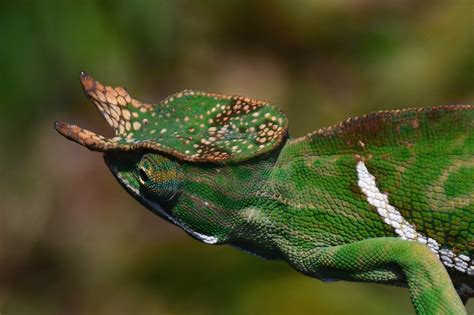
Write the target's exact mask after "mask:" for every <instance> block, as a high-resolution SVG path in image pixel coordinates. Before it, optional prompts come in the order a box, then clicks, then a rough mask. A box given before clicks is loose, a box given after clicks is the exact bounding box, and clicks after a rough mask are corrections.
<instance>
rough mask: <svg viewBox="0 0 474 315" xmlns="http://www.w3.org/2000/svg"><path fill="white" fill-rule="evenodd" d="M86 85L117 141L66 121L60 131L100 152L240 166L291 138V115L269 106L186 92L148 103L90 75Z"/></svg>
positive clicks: (84, 80) (83, 80)
mask: <svg viewBox="0 0 474 315" xmlns="http://www.w3.org/2000/svg"><path fill="white" fill-rule="evenodd" d="M81 83H82V86H83V89H84V92H85V94H86V95H87V96H88V97H89V99H90V100H91V101H92V102H93V103H94V104H95V105H96V107H97V108H98V110H99V111H100V113H101V114H102V115H103V116H104V117H105V119H106V120H107V122H108V123H109V125H110V126H111V127H112V128H113V129H114V131H115V137H113V138H110V139H109V138H105V137H103V136H100V135H97V134H95V133H93V132H91V131H88V130H85V129H82V128H80V127H77V126H74V125H69V124H66V123H61V122H58V123H56V129H57V130H58V131H59V132H60V133H61V134H63V135H64V136H66V137H67V138H69V139H71V140H73V141H76V142H78V143H80V144H82V145H84V146H86V147H87V148H89V149H91V150H94V151H104V152H105V151H111V150H116V151H128V150H136V149H140V148H146V149H151V150H156V151H159V152H164V153H167V154H170V155H172V156H175V157H177V158H179V159H182V160H187V161H194V162H236V161H242V160H246V159H249V158H252V157H255V156H258V155H260V154H263V153H265V152H268V151H271V150H273V149H275V148H276V147H278V146H279V145H280V144H281V143H282V142H283V140H284V139H286V137H287V128H288V122H287V118H286V116H285V115H284V114H283V113H282V112H281V111H280V110H279V109H277V108H276V107H274V106H273V105H271V104H270V103H268V102H265V101H260V100H254V99H251V98H248V97H243V96H227V95H220V94H213V93H205V92H196V91H191V90H184V91H182V92H179V93H176V94H173V95H171V96H169V97H167V98H166V99H164V100H163V101H161V102H160V103H158V104H148V103H143V102H140V101H138V100H135V99H133V98H132V97H131V96H130V95H129V93H128V92H127V90H126V89H125V88H123V87H115V88H113V87H109V86H104V85H102V84H101V83H99V82H98V81H95V80H94V79H93V78H92V77H91V76H89V75H87V74H85V73H81Z"/></svg>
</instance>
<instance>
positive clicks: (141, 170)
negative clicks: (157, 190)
mask: <svg viewBox="0 0 474 315" xmlns="http://www.w3.org/2000/svg"><path fill="white" fill-rule="evenodd" d="M138 174H139V175H140V182H141V183H142V184H144V183H146V182H148V180H149V179H150V178H149V177H148V174H147V173H146V171H145V169H144V168H143V167H140V168H139V169H138Z"/></svg>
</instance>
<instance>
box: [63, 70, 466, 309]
mask: <svg viewBox="0 0 474 315" xmlns="http://www.w3.org/2000/svg"><path fill="white" fill-rule="evenodd" d="M81 82H82V85H83V87H84V90H85V93H86V95H87V96H89V98H90V99H91V100H92V101H93V102H94V103H95V104H96V105H97V107H98V109H99V111H100V112H101V113H102V114H103V115H104V116H105V118H106V119H107V121H108V122H109V124H110V125H111V126H112V127H113V128H114V130H115V132H116V137H114V138H112V139H106V138H105V137H102V136H99V135H96V134H95V133H93V132H90V131H87V130H84V129H82V128H80V127H77V126H74V125H69V124H65V123H56V129H57V130H58V131H59V132H60V133H61V134H63V135H64V136H66V137H67V138H69V139H71V140H74V141H76V142H78V143H80V144H82V145H85V146H86V147H88V148H89V149H91V150H95V151H101V152H104V153H105V154H104V158H105V161H106V163H107V165H108V166H109V168H110V169H111V171H112V173H113V174H114V176H115V177H116V178H117V180H118V181H119V182H120V183H121V184H122V186H123V187H124V188H125V189H126V190H127V191H128V192H129V193H130V194H131V195H132V196H133V197H134V198H136V199H137V200H138V201H139V202H140V203H142V204H143V205H144V206H145V207H147V208H149V209H150V210H152V211H153V212H155V213H156V214H158V215H159V216H161V217H162V218H164V219H166V220H168V221H170V222H171V223H173V224H176V225H178V226H180V227H181V228H183V229H184V230H185V231H186V232H187V233H189V234H190V235H191V236H193V237H194V238H196V239H198V240H201V241H203V242H206V243H209V244H231V245H234V246H236V247H239V248H241V249H243V250H245V251H248V252H251V253H254V254H257V255H259V256H262V257H265V258H270V259H282V260H285V261H287V262H288V263H289V264H290V265H291V266H293V267H294V268H295V269H296V270H298V271H300V272H302V273H304V274H306V275H308V276H311V277H315V278H319V279H322V280H329V279H331V280H332V279H335V280H337V279H341V280H349V281H363V282H375V283H385V284H391V285H398V286H406V287H408V289H409V291H410V296H411V299H412V302H413V304H414V307H415V309H416V311H417V313H418V314H462V313H465V309H464V307H463V305H462V302H461V299H460V297H461V298H462V300H463V301H464V302H466V301H467V299H468V298H469V297H471V296H472V295H473V294H474V279H473V278H474V264H473V263H472V259H474V257H473V256H474V255H473V254H474V253H473V247H474V240H473V235H474V227H473V224H474V223H473V222H474V198H473V197H474V154H473V153H474V132H473V130H474V128H473V127H474V126H473V125H474V111H473V107H472V106H469V105H457V106H444V107H434V108H425V109H413V110H402V111H387V112H378V113H374V114H370V115H366V116H364V117H361V118H354V119H349V120H347V121H345V122H343V123H341V124H339V125H337V126H334V127H331V128H326V129H322V130H319V131H317V132H315V133H313V134H310V135H308V136H306V137H302V138H298V139H290V138H289V137H288V132H287V120H286V117H285V116H284V114H283V113H281V112H280V111H279V110H277V109H276V108H275V107H273V106H272V105H271V104H269V103H267V102H263V101H256V100H252V99H250V98H245V97H238V96H224V95H218V94H210V93H202V92H193V91H183V92H180V93H177V94H174V95H172V96H170V97H168V98H167V99H165V100H164V101H162V102H161V103H159V104H157V105H152V104H143V103H141V102H139V101H136V100H134V99H132V98H131V97H130V95H129V94H128V92H127V91H126V90H125V89H124V88H111V87H104V86H103V85H101V84H100V83H98V82H97V81H94V80H93V79H92V78H91V77H90V76H88V75H86V74H82V75H81Z"/></svg>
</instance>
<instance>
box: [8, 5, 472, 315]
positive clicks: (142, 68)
mask: <svg viewBox="0 0 474 315" xmlns="http://www.w3.org/2000/svg"><path fill="white" fill-rule="evenodd" d="M473 30H474V5H473V2H472V1H469V0H467V1H429V2H428V1H410V0H394V1H377V0H347V1H343V0H337V1H311V0H296V1H282V0H277V1H240V0H226V1H152V0H137V1H129V2H125V1H112V0H101V1H92V0H83V1H52V0H43V1H1V4H0V109H1V113H0V141H1V142H0V143H1V149H0V313H1V314H2V315H11V314H104V315H107V314H410V313H413V310H412V307H411V304H410V301H409V297H408V294H407V292H406V290H405V289H400V288H392V287H386V286H382V285H370V284H357V283H346V282H336V283H332V284H323V283H321V282H319V281H317V280H314V279H310V278H307V277H304V276H302V275H300V274H298V273H296V272H295V271H293V270H291V269H290V268H289V267H288V266H287V265H285V264H284V263H281V262H275V261H263V260H260V259H258V258H256V257H253V256H250V255H247V254H245V253H242V252H240V251H237V250H235V249H232V248H229V247H222V246H218V247H212V246H208V245H204V244H201V243H199V242H197V241H194V240H193V239H191V238H190V237H188V236H187V235H186V234H185V233H184V232H182V231H181V230H179V229H178V228H176V227H174V226H172V225H170V224H167V223H165V222H164V221H162V220H161V219H159V218H158V217H155V216H153V215H152V214H151V213H150V212H148V211H146V210H145V209H144V208H143V207H141V206H140V205H139V204H138V203H137V202H135V201H134V200H132V198H130V197H129V196H128V195H127V194H126V193H125V191H123V190H122V189H121V188H120V187H119V185H118V184H117V183H116V182H115V180H114V179H113V178H112V176H111V174H110V173H109V171H108V170H107V168H106V166H105V165H104V163H103V161H102V157H101V155H100V154H98V153H92V152H89V151H88V150H86V149H84V148H82V147H80V146H78V145H76V144H74V143H72V142H69V141H66V140H65V139H64V138H62V137H60V136H59V135H58V134H56V133H55V132H54V130H53V122H54V121H55V120H65V121H69V122H74V123H77V124H79V125H81V126H84V127H87V128H88V129H92V130H95V131H98V132H100V133H103V134H107V135H110V134H111V130H109V128H108V127H107V126H106V123H105V121H104V120H103V119H102V118H101V117H100V115H98V113H97V112H96V110H95V109H94V108H93V106H92V105H91V104H90V103H89V102H88V101H87V100H86V98H85V97H84V96H83V94H82V91H81V89H80V85H79V81H78V74H79V71H80V70H86V71H87V72H88V73H90V74H92V75H94V76H95V77H96V78H98V79H99V80H101V81H103V82H104V83H107V84H109V85H124V86H126V87H127V88H128V90H129V91H130V93H131V94H132V95H134V96H135V97H136V98H138V99H141V100H144V101H158V100H160V99H161V98H163V97H165V96H167V95H168V94H171V93H174V92H176V91H178V90H181V89H184V88H188V89H189V88H191V89H197V90H204V91H213V92H220V93H229V94H243V95H246V96H251V97H254V98H262V99H266V100H271V101H272V102H273V103H275V104H277V105H279V106H281V107H282V108H283V109H284V110H285V112H286V113H287V114H288V116H289V121H290V127H291V132H292V135H293V136H301V135H304V134H305V133H308V132H310V131H313V130H315V129H318V128H320V127H324V126H328V125H331V124H334V123H336V122H338V121H340V120H342V119H345V118H347V117H348V116H354V115H360V114H363V113H366V112H368V111H373V110H380V109H393V108H402V107H414V106H431V105H441V104H454V103H471V104H472V103H474V86H473V82H474V80H473V79H474V78H473V74H474V54H473V51H474V50H473V48H474V46H473V40H474V31H473ZM469 310H470V311H471V312H474V303H470V304H469Z"/></svg>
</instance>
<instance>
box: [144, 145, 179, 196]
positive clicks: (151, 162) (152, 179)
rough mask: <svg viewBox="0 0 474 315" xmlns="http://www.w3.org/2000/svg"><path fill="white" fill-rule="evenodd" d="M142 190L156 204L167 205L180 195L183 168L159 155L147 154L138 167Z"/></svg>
mask: <svg viewBox="0 0 474 315" xmlns="http://www.w3.org/2000/svg"><path fill="white" fill-rule="evenodd" d="M136 171H137V174H138V180H139V182H140V190H141V191H142V192H143V193H144V194H146V195H147V196H148V198H150V199H152V200H153V201H155V202H158V203H160V204H163V205H166V204H170V203H173V201H175V200H176V198H177V197H178V196H179V195H180V193H181V190H182V185H183V180H184V173H183V170H182V168H181V166H180V165H179V164H178V163H177V162H175V161H173V160H170V159H168V158H165V157H163V156H161V155H158V154H153V153H150V154H146V155H144V156H143V157H142V159H141V160H140V162H139V163H138V165H137V169H136Z"/></svg>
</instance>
